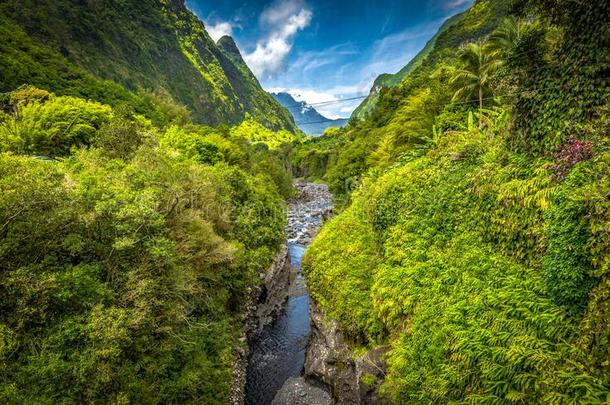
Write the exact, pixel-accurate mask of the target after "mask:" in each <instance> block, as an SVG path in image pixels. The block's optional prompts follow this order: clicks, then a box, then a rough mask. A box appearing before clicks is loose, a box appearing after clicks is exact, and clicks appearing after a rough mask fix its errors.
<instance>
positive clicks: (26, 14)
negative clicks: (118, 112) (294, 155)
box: [0, 0, 295, 130]
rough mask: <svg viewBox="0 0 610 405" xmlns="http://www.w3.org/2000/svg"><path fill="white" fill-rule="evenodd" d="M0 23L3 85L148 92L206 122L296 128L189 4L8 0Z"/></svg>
mask: <svg viewBox="0 0 610 405" xmlns="http://www.w3.org/2000/svg"><path fill="white" fill-rule="evenodd" d="M0 29H1V30H2V33H3V34H4V35H3V37H4V38H7V40H6V41H3V43H2V44H1V45H0V52H1V54H2V56H3V57H2V62H0V91H10V90H12V89H15V88H17V87H18V86H20V85H22V84H33V85H35V86H38V87H42V88H46V89H48V90H51V91H53V92H55V93H57V94H66V95H78V96H86V97H91V98H95V99H98V100H99V101H102V102H106V103H111V104H114V105H118V104H121V103H125V102H131V101H132V100H133V99H134V95H133V94H131V95H130V94H127V91H128V92H131V93H140V95H141V94H142V92H144V91H147V92H152V93H156V94H167V95H169V96H170V97H171V98H173V99H174V100H175V101H176V102H178V103H181V104H184V105H186V106H187V107H188V108H189V109H190V110H191V111H192V113H193V118H194V119H195V120H196V121H197V122H199V123H206V124H214V125H216V124H220V123H228V124H237V123H239V122H241V121H243V120H244V119H245V117H246V114H250V115H251V116H252V117H253V118H254V119H255V120H257V121H258V122H260V123H262V124H264V125H265V126H267V127H269V128H271V129H290V130H293V129H295V127H294V124H293V122H292V118H291V117H290V115H289V114H288V112H287V111H285V110H284V109H283V108H281V106H279V105H278V104H277V103H276V102H275V101H274V100H273V98H272V97H270V96H269V95H268V94H267V93H266V92H264V91H263V90H262V89H261V87H260V84H259V83H258V81H257V80H256V78H255V77H254V75H252V73H251V72H250V71H249V69H247V67H246V66H245V64H243V63H241V62H243V61H241V56H238V55H236V53H235V52H237V54H238V53H239V51H237V48H236V47H234V44H233V47H230V46H225V45H226V44H223V43H221V44H220V47H219V46H217V45H216V44H215V43H214V42H213V41H212V39H211V38H210V37H209V35H208V34H207V32H206V31H205V28H204V26H203V24H202V22H201V21H199V20H198V19H197V17H196V16H195V15H194V14H193V13H191V12H190V11H189V10H188V9H187V8H186V6H185V4H184V1H183V0H143V1H135V0H126V1H119V0H110V1H104V2H93V1H87V2H83V1H77V0H61V1H54V0H43V1H35V0H25V1H17V0H7V1H4V2H2V4H0ZM225 41H226V40H225ZM221 47H222V49H221ZM223 49H224V51H227V53H225V52H224V51H223ZM108 81H110V82H111V83H109V82H108ZM76 83H78V84H76ZM83 84H84V85H83ZM115 84H118V86H117V85H115ZM121 87H122V88H121ZM125 90H127V91H125ZM136 98H137V97H136Z"/></svg>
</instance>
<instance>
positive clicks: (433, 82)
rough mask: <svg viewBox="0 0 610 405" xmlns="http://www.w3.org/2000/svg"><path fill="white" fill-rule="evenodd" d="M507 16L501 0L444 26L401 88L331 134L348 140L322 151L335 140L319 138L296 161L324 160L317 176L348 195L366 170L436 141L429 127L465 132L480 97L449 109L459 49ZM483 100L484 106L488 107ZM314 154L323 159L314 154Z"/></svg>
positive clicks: (338, 192) (390, 90)
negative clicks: (338, 146) (340, 146)
mask: <svg viewBox="0 0 610 405" xmlns="http://www.w3.org/2000/svg"><path fill="white" fill-rule="evenodd" d="M507 13H508V5H507V2H506V1H504V0H494V1H491V0H489V1H477V2H476V3H475V4H474V5H473V7H472V8H471V9H470V10H469V11H468V12H466V13H464V14H463V15H461V16H460V18H459V22H458V23H456V24H455V25H449V26H448V27H445V28H444V30H443V32H442V33H440V34H439V35H438V37H437V39H436V40H435V46H434V48H433V49H432V50H431V51H430V52H429V54H428V55H427V57H426V58H425V59H424V61H422V62H421V63H420V64H419V65H418V67H417V68H415V69H414V70H413V71H412V72H411V73H410V74H408V75H407V76H406V77H405V78H404V80H403V82H402V83H401V85H400V86H399V87H394V88H384V89H382V90H381V95H380V97H379V101H378V103H377V105H376V107H375V109H374V110H372V112H371V113H370V114H369V115H368V116H367V119H366V120H364V121H361V122H358V121H355V122H352V125H350V126H349V127H348V128H347V129H345V130H344V131H343V132H342V133H341V134H339V135H336V134H335V135H334V137H335V138H337V137H341V138H343V139H347V140H349V142H347V144H345V146H344V147H343V148H332V147H331V148H326V145H329V144H333V143H336V142H337V141H329V140H327V139H325V138H326V137H321V138H320V139H319V140H317V141H315V142H312V143H311V146H312V147H309V148H306V150H305V151H302V152H300V153H298V155H299V156H301V157H302V158H301V159H299V161H298V162H296V161H295V163H297V165H299V166H308V165H309V163H308V160H313V161H324V162H325V163H326V167H324V168H323V170H321V171H320V174H321V176H320V177H323V178H324V180H325V181H326V182H327V183H328V184H329V186H330V188H331V190H332V191H333V192H334V193H335V194H336V195H338V196H340V197H347V196H348V195H349V193H350V191H352V190H353V189H354V187H355V185H357V184H358V183H359V181H360V179H361V178H362V176H363V175H364V174H365V173H366V172H367V171H368V170H369V169H374V168H382V169H385V168H387V167H389V166H391V165H393V164H394V163H395V162H396V161H399V160H401V159H404V158H406V159H408V158H409V156H411V155H413V153H414V148H415V149H421V148H424V149H425V148H427V147H428V146H429V145H430V144H431V143H434V138H435V135H434V131H433V127H436V131H437V133H442V132H443V131H447V130H456V129H463V128H464V124H463V123H464V121H465V117H466V116H467V114H468V109H469V108H470V105H471V104H472V105H474V104H476V103H477V101H478V95H477V97H475V98H474V99H470V100H465V101H461V102H460V103H456V104H450V105H449V102H450V100H451V98H452V97H453V96H454V94H455V89H454V88H453V87H452V86H451V85H450V81H451V79H452V78H453V77H454V72H455V71H456V70H458V69H461V68H462V67H463V65H462V62H461V61H460V59H459V57H458V55H459V53H460V52H459V48H460V46H461V45H463V44H466V43H468V42H477V41H480V40H481V38H483V37H484V36H486V35H488V34H490V33H491V32H492V31H493V30H494V28H495V27H496V26H498V24H499V22H500V21H501V20H502V17H503V16H505V15H507ZM485 101H486V103H485V105H486V106H487V105H491V104H492V103H490V102H489V100H485ZM314 145H319V146H314ZM316 150H320V151H321V152H322V153H323V155H325V156H324V157H318V156H316V152H315V151H316ZM305 156H306V158H303V157H305Z"/></svg>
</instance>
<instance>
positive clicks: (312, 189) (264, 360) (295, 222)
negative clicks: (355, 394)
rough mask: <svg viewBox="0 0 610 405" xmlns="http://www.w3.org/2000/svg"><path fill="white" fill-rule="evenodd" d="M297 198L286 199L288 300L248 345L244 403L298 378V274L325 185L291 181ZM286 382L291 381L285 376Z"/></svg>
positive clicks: (327, 201)
mask: <svg viewBox="0 0 610 405" xmlns="http://www.w3.org/2000/svg"><path fill="white" fill-rule="evenodd" d="M295 188H296V189H297V190H298V191H299V196H298V197H297V198H294V199H293V200H291V201H290V202H289V203H288V224H287V227H286V234H287V235H288V253H289V258H290V267H291V272H292V273H293V274H292V278H291V280H292V281H291V283H290V291H289V298H288V301H287V303H286V305H285V306H284V308H283V309H282V311H281V312H280V314H279V315H278V317H277V319H276V320H275V321H274V322H273V323H272V324H271V325H269V326H267V327H266V328H265V329H264V330H263V332H262V334H261V335H260V336H259V337H258V338H257V340H256V341H255V342H253V343H251V345H250V358H249V362H248V368H247V372H246V398H245V403H246V405H268V404H271V403H272V402H273V403H274V404H277V403H281V402H282V401H278V400H277V399H276V401H274V398H275V396H276V393H277V392H278V391H279V390H280V389H281V388H282V387H283V386H284V384H285V383H286V382H287V381H288V380H289V379H294V378H298V377H300V376H301V374H302V372H303V368H304V364H305V352H306V349H307V343H308V341H309V335H310V331H311V329H310V322H311V319H310V314H309V293H308V291H307V286H306V284H305V279H304V277H303V275H302V273H301V260H302V258H303V254H304V253H305V250H306V248H307V246H308V245H309V244H310V243H311V241H312V239H313V237H314V236H315V234H316V233H317V232H318V230H319V229H320V228H321V226H322V223H323V221H324V219H325V217H326V216H327V215H328V214H329V213H330V210H331V208H332V197H331V194H330V193H329V191H328V188H327V186H326V185H323V184H314V183H302V182H297V183H295ZM291 381H292V380H291Z"/></svg>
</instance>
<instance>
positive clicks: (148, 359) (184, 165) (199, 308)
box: [0, 89, 291, 403]
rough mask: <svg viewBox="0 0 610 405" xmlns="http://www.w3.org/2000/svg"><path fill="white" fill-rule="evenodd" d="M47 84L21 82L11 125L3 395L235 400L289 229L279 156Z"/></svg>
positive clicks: (4, 204) (3, 235) (1, 129)
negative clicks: (241, 355) (239, 369)
mask: <svg viewBox="0 0 610 405" xmlns="http://www.w3.org/2000/svg"><path fill="white" fill-rule="evenodd" d="M24 94H27V95H29V98H27V97H26V98H25V99H24ZM45 94H46V93H44V92H40V91H36V90H35V89H28V90H27V91H19V92H15V93H13V95H12V98H13V99H14V100H13V101H14V102H17V99H20V102H19V104H18V105H19V108H18V119H16V117H14V116H13V115H5V116H4V117H3V118H2V121H3V122H2V124H0V139H1V141H0V149H1V151H0V195H2V198H1V199H0V258H1V259H2V260H0V267H1V270H0V285H1V286H2V288H0V314H1V315H0V400H1V401H2V402H3V403H81V402H87V403H89V402H91V403H93V402H103V403H107V402H111V403H129V402H137V403H168V402H172V403H175V402H179V403H184V402H191V403H227V401H228V394H229V389H230V385H231V380H232V365H233V360H234V356H235V353H236V349H237V348H238V347H239V346H240V345H241V343H240V342H239V340H238V338H239V336H241V333H242V328H243V319H242V314H243V310H244V309H243V306H244V304H245V303H246V301H247V299H248V297H249V290H250V288H251V287H252V286H253V285H256V284H257V283H258V282H259V274H260V272H261V271H264V269H266V268H267V267H268V266H269V265H270V264H271V261H272V259H273V256H274V254H275V252H276V251H277V249H278V248H279V246H280V244H281V243H282V242H283V239H284V237H285V236H284V232H283V225H284V222H285V213H284V209H283V205H284V203H283V196H287V195H289V194H290V192H291V189H290V178H289V177H288V174H287V173H286V171H285V170H284V168H283V165H282V163H281V161H280V160H279V159H277V158H275V157H273V156H272V155H271V154H269V153H268V152H267V151H266V150H264V149H254V148H253V147H252V146H249V145H248V144H247V143H246V141H245V140H242V139H241V138H238V137H235V136H232V135H231V134H230V131H229V129H223V128H219V129H213V128H208V127H201V126H197V125H193V124H187V125H178V124H174V125H171V126H168V127H166V128H157V127H154V126H153V125H152V124H151V122H150V121H148V120H146V119H144V118H143V117H141V116H131V115H124V114H123V113H122V112H120V111H117V110H113V109H112V108H110V107H108V106H106V105H102V104H99V103H96V102H91V101H86V100H82V99H79V98H73V97H56V96H54V95H52V94H51V95H49V94H46V96H45ZM36 95H37V97H34V96H36ZM41 95H42V97H41ZM28 155H47V156H52V157H63V159H62V160H60V161H49V160H43V159H38V158H34V157H31V156H28ZM282 194H283V196H282Z"/></svg>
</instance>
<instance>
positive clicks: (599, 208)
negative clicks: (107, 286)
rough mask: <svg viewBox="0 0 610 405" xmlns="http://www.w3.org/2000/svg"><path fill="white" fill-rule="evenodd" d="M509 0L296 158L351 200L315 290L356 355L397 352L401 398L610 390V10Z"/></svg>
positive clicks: (317, 246) (329, 232)
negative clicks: (606, 74) (607, 76)
mask: <svg viewBox="0 0 610 405" xmlns="http://www.w3.org/2000/svg"><path fill="white" fill-rule="evenodd" d="M501 3H502V2H492V1H484V0H481V1H477V2H475V4H474V5H473V8H472V9H471V10H470V11H468V12H467V13H465V14H464V15H463V16H462V17H461V18H460V21H459V22H458V23H457V24H456V25H455V26H454V27H453V28H450V29H448V30H447V31H445V32H444V33H442V34H440V35H439V37H438V39H437V41H436V44H435V46H434V49H433V50H431V51H430V52H429V54H428V56H427V57H426V59H425V60H424V61H423V62H421V65H420V67H419V68H416V69H415V70H413V71H412V72H411V73H409V74H408V75H407V76H406V77H405V79H404V80H403V81H402V83H401V84H400V86H399V87H397V88H395V89H386V90H382V93H381V96H380V98H379V102H378V104H377V107H376V108H375V109H374V110H373V111H372V112H371V114H370V115H369V116H368V117H367V118H366V119H365V120H364V121H362V122H353V123H352V125H351V126H350V127H348V128H346V129H343V130H341V131H338V132H335V133H333V134H332V135H326V136H324V137H322V138H320V139H318V140H314V141H311V142H309V143H306V144H304V145H300V146H299V147H297V148H296V149H295V150H294V152H293V156H292V161H293V163H294V164H295V165H298V167H299V169H298V170H300V171H301V173H305V174H309V175H312V176H314V177H318V178H322V179H324V180H326V181H328V182H329V184H330V185H331V188H332V190H333V192H334V193H335V195H336V197H337V200H338V201H339V203H340V206H341V207H342V208H343V209H344V210H343V212H341V213H340V215H338V216H337V217H336V218H335V219H333V220H332V221H331V222H330V223H329V224H327V225H326V226H325V228H324V229H323V230H322V232H321V234H320V236H319V237H318V238H317V239H316V240H315V241H314V243H313V244H312V246H311V248H310V249H309V250H308V252H307V254H306V256H305V259H304V263H303V265H304V271H305V272H306V277H307V280H308V283H309V285H310V288H311V293H312V296H313V298H314V299H315V300H316V302H317V303H318V304H319V307H320V308H321V309H322V310H323V311H324V312H325V313H326V314H327V316H328V317H329V318H331V319H334V320H336V321H337V322H338V323H339V325H340V327H341V329H342V330H343V331H344V333H345V334H346V335H347V337H348V339H349V340H350V342H351V345H352V347H353V348H354V350H355V352H358V353H361V347H362V346H364V347H366V348H369V349H373V348H376V347H378V346H386V345H389V346H390V347H391V350H390V351H389V353H388V356H387V363H388V373H387V375H386V377H385V380H384V382H383V384H382V385H381V388H380V394H382V395H384V396H386V397H387V398H388V399H389V400H390V401H392V402H394V403H437V402H455V403H514V402H518V403H606V402H607V401H608V400H609V399H610V379H609V377H608V376H610V372H609V370H608V348H609V346H608V344H609V338H610V326H609V324H608V319H610V313H609V312H608V308H609V301H608V297H609V295H608V294H609V293H608V291H609V290H608V287H609V284H608V256H609V254H610V250H609V249H608V246H610V245H609V244H608V243H607V235H608V220H609V217H608V215H609V214H608V213H609V211H608V209H607V208H608V201H607V198H606V196H607V195H608V191H609V190H608V187H607V183H608V174H607V173H608V171H609V169H610V166H609V165H610V160H609V156H610V155H609V154H608V145H609V143H608V133H609V132H608V131H609V130H610V120H609V119H608V117H609V111H608V108H607V106H608V103H607V102H606V101H604V100H608V96H609V95H610V89H609V88H608V86H607V83H604V84H601V82H599V80H600V78H601V76H599V75H600V74H601V73H602V71H606V70H607V65H606V62H607V61H609V60H610V52H608V49H610V48H608V47H607V43H608V42H607V41H608V39H609V38H610V35H609V33H608V28H607V24H604V23H603V21H604V19H606V18H608V14H607V13H608V12H610V10H609V9H608V7H607V6H606V5H605V4H602V3H603V2H588V3H587V4H584V3H575V2H568V1H566V2H559V3H561V4H560V5H559V6H558V5H557V4H556V2H551V1H549V2H534V1H531V2H529V1H519V2H515V8H513V9H512V10H513V13H514V14H513V15H509V14H508V9H507V8H504V7H503V6H502V5H501ZM562 7H565V8H566V9H565V10H563V9H562ZM504 17H506V19H503V18H504ZM494 27H497V29H495V28H494ZM590 35H594V38H595V40H593V41H586V40H585V39H584V38H585V36H586V37H587V38H589V37H590ZM446 36H449V37H446ZM590 38H593V37H590ZM585 42H586V44H585ZM568 52H569V54H570V55H574V56H575V55H576V54H578V57H576V58H575V59H570V58H566V55H568ZM555 65H558V66H561V68H557V69H556V68H555ZM569 66H570V68H568V67H569ZM604 69H606V70H604ZM568 71H569V72H570V73H569V74H568V73H567V72H568ZM568 75H569V76H570V77H569V78H568ZM465 79H466V80H465ZM560 83H561V84H560ZM585 83H587V84H586V85H585ZM592 83H600V86H596V87H595V89H593V88H592V87H591V85H592ZM547 84H550V85H552V86H555V88H554V90H553V91H550V90H547V89H546V86H547ZM586 86H588V87H586ZM456 87H457V88H456ZM558 89H561V91H558ZM586 89H591V93H592V94H594V96H593V95H592V94H591V93H589V92H588V90H586ZM456 90H458V92H457V94H456ZM524 102H525V104H523V103H524ZM534 104H535V106H534ZM367 381H368V379H367V378H366V377H365V378H364V381H362V383H363V384H365V385H367Z"/></svg>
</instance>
